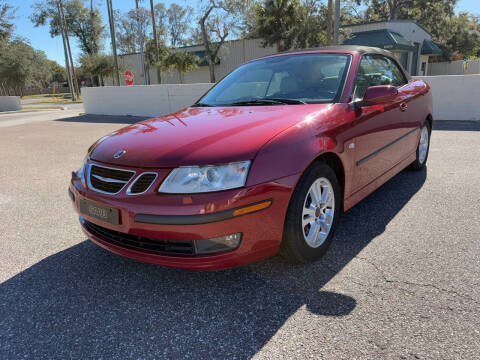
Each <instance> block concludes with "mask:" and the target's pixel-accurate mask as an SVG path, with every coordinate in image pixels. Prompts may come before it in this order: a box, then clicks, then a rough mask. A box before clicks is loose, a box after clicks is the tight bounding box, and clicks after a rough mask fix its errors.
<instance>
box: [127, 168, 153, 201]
mask: <svg viewBox="0 0 480 360" xmlns="http://www.w3.org/2000/svg"><path fill="white" fill-rule="evenodd" d="M150 174H151V175H155V177H154V178H153V180H152V182H151V183H150V185H148V187H147V188H146V189H145V190H144V191H143V192H139V193H132V192H131V189H132V186H133V185H135V183H136V182H137V181H138V180H139V179H140V178H141V177H142V176H143V175H150ZM157 178H158V173H156V172H153V171H146V172H142V173H141V174H139V175H138V176H137V177H136V178H135V180H134V181H132V183H131V184H130V185H129V186H128V188H127V195H130V196H135V195H142V194H145V193H146V192H147V191H148V190H149V189H150V188H151V187H152V185H153V184H154V183H155V181H157Z"/></svg>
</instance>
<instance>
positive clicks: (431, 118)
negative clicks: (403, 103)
mask: <svg viewBox="0 0 480 360" xmlns="http://www.w3.org/2000/svg"><path fill="white" fill-rule="evenodd" d="M425 121H426V122H428V125H430V132H432V130H433V116H432V114H428V115H427V117H426V119H425Z"/></svg>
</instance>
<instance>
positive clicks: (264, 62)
mask: <svg viewBox="0 0 480 360" xmlns="http://www.w3.org/2000/svg"><path fill="white" fill-rule="evenodd" d="M349 62H350V55H345V54H332V53H317V54H302V55H284V56H277V57H271V58H266V59H261V60H257V61H253V62H250V63H247V64H245V65H242V66H240V67H239V68H238V69H236V70H235V71H233V72H232V73H230V74H229V75H228V76H226V77H225V78H224V79H223V80H222V81H220V82H219V83H218V84H217V85H216V86H215V87H214V88H213V89H212V90H210V92H208V93H207V94H206V95H205V96H204V97H203V98H202V99H200V100H199V102H197V103H196V106H232V105H255V104H258V105H275V104H318V103H332V102H337V101H338V99H339V97H340V95H341V91H342V89H343V83H344V81H345V80H344V79H345V77H346V73H347V70H348V64H349Z"/></svg>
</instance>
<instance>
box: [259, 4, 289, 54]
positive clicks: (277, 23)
mask: <svg viewBox="0 0 480 360" xmlns="http://www.w3.org/2000/svg"><path fill="white" fill-rule="evenodd" d="M298 7H299V2H298V0H265V1H263V3H261V4H260V3H259V4H257V6H256V9H255V20H256V24H257V34H258V35H259V36H260V37H261V38H262V39H263V46H271V45H275V46H276V48H277V52H280V51H284V50H287V49H290V48H291V47H292V46H293V43H294V41H295V38H296V36H297V34H296V31H295V25H296V22H297V15H298Z"/></svg>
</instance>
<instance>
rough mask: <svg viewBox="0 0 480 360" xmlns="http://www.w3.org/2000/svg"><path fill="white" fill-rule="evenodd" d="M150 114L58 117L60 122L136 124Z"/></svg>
mask: <svg viewBox="0 0 480 360" xmlns="http://www.w3.org/2000/svg"><path fill="white" fill-rule="evenodd" d="M150 118H151V116H150V117H148V116H130V115H124V116H115V115H91V114H85V115H79V116H72V117H68V118H62V119H57V120H55V121H59V122H85V123H97V124H135V123H137V122H139V121H143V120H146V119H150Z"/></svg>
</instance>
